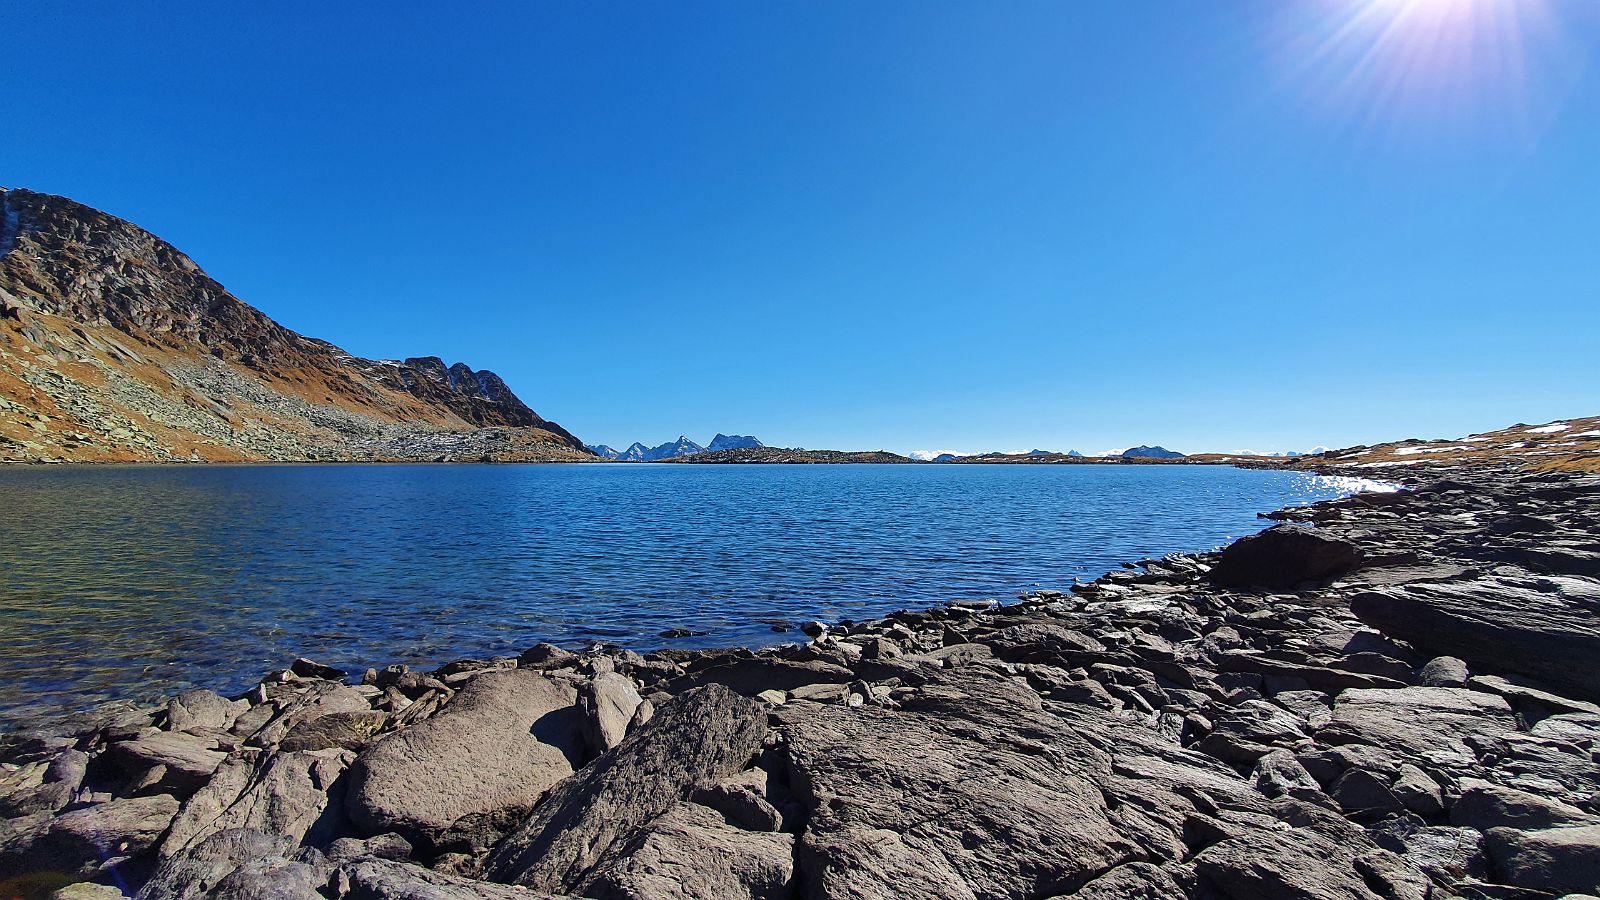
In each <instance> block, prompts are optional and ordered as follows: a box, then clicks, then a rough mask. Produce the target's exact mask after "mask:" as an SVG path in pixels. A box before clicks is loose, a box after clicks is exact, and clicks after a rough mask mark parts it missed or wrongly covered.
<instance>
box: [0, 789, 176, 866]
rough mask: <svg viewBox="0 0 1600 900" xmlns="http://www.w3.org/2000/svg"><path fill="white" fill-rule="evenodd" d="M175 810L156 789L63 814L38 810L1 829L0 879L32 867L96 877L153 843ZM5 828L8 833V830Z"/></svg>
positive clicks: (170, 822) (172, 802) (159, 836)
mask: <svg viewBox="0 0 1600 900" xmlns="http://www.w3.org/2000/svg"><path fill="white" fill-rule="evenodd" d="M177 813H178V801H177V800H174V799H173V798H171V797H169V796H166V795H165V794H157V795H155V796H152V797H133V798H129V799H126V800H112V801H110V802H108V803H100V804H96V805H94V806H87V807H84V808H82V809H75V810H72V811H70V812H65V813H62V814H61V815H59V816H57V817H55V818H54V819H51V818H49V816H48V814H44V813H37V814H35V815H34V816H32V817H29V818H27V819H24V820H12V821H10V822H7V823H5V824H6V826H8V827H7V829H5V830H0V881H4V879H6V878H10V877H13V876H17V875H23V874H27V873H30V872H46V871H49V872H60V873H64V874H68V875H76V876H82V877H87V876H94V875H97V874H100V873H102V872H105V871H107V870H112V869H115V868H117V867H118V866H120V865H122V864H123V863H125V862H127V861H128V860H130V859H132V858H134V857H138V856H140V855H142V854H143V853H145V851H147V850H149V849H150V848H151V847H153V846H154V845H155V843H156V841H157V840H159V839H160V838H161V834H162V833H163V832H165V831H166V830H167V826H169V825H171V824H172V817H173V816H175V815H177ZM7 832H9V833H7Z"/></svg>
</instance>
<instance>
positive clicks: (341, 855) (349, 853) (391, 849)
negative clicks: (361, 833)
mask: <svg viewBox="0 0 1600 900" xmlns="http://www.w3.org/2000/svg"><path fill="white" fill-rule="evenodd" d="M411 850H412V847H411V842H410V841H408V840H406V839H405V838H404V837H401V836H400V835H398V834H395V833H393V832H390V833H388V834H379V835H374V836H372V837H369V838H348V837H347V838H339V839H338V840H336V841H334V842H333V843H332V844H330V845H329V846H328V858H329V859H331V860H334V861H336V862H338V861H343V860H351V859H361V858H362V857H367V856H371V857H376V858H378V859H391V860H395V861H396V862H404V861H405V860H408V859H410V858H411Z"/></svg>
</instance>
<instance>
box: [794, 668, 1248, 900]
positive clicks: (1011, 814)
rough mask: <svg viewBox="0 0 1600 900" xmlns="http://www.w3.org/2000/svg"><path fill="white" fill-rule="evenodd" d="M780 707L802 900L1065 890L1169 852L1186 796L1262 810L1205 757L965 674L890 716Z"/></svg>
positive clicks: (933, 683) (1103, 717)
mask: <svg viewBox="0 0 1600 900" xmlns="http://www.w3.org/2000/svg"><path fill="white" fill-rule="evenodd" d="M784 711H785V717H784V718H785V724H784V725H783V726H782V728H781V731H782V733H783V735H784V737H785V739H786V741H787V747H788V755H789V769H790V776H789V782H790V785H791V787H792V788H793V789H794V791H795V795H796V797H797V798H798V799H799V800H800V801H801V802H802V803H803V804H804V805H805V806H806V807H807V808H808V809H809V810H810V816H809V820H808V823H807V826H806V829H805V831H804V833H803V835H802V837H801V840H800V844H799V846H798V848H797V851H796V866H797V868H796V878H797V881H798V882H799V883H801V884H804V885H805V888H806V892H807V896H808V897H812V898H845V897H849V898H862V897H883V898H888V897H908V898H933V897H952V898H953V897H962V898H972V897H1005V896H1040V897H1049V896H1054V895H1056V894H1065V893H1070V891H1071V890H1072V889H1074V888H1075V887H1076V886H1078V885H1081V884H1083V883H1085V882H1087V881H1089V880H1090V879H1091V878H1093V877H1095V876H1097V875H1100V874H1103V873H1105V872H1106V871H1108V870H1110V869H1112V868H1114V867H1116V866H1118V865H1121V864H1122V863H1124V862H1128V861H1131V860H1133V859H1136V858H1150V859H1169V860H1172V859H1177V858H1180V857H1181V856H1183V855H1184V854H1185V853H1186V852H1187V847H1186V845H1185V843H1184V840H1183V833H1184V824H1185V821H1186V820H1188V819H1189V818H1191V817H1192V816H1194V815H1195V814H1196V813H1197V812H1198V808H1197V805H1196V804H1202V805H1203V806H1204V807H1205V808H1206V809H1214V808H1215V807H1214V805H1213V803H1227V804H1229V805H1230V806H1236V807H1239V808H1243V809H1249V808H1252V807H1255V808H1260V806H1261V800H1260V798H1259V796H1258V795H1257V794H1255V792H1254V791H1252V790H1250V789H1249V788H1248V787H1247V786H1246V785H1245V784H1244V783H1243V782H1242V781H1241V780H1240V779H1239V777H1238V776H1237V775H1236V774H1234V773H1233V772H1232V771H1231V770H1229V769H1228V768H1226V767H1225V766H1223V765H1222V764H1220V763H1218V762H1216V761H1215V760H1212V759H1210V758H1208V757H1206V756H1203V755H1201V754H1198V753H1194V752H1192V751H1188V750H1184V749H1182V748H1179V747H1176V746H1174V745H1172V744H1171V743H1169V742H1167V741H1166V740H1165V739H1163V738H1162V737H1160V736H1159V735H1157V734H1155V733H1154V732H1152V731H1150V730H1149V729H1146V728H1144V727H1142V726H1129V725H1128V724H1127V723H1123V722H1121V721H1120V720H1119V719H1117V718H1116V717H1115V716H1114V715H1112V714H1110V713H1107V712H1105V711H1102V710H1099V709H1096V708H1094V707H1089V706H1082V705H1076V704H1043V703H1041V701H1040V700H1039V698H1038V696H1037V695H1036V694H1034V693H1033V692H1032V691H1031V690H1030V689H1029V688H1028V687H1026V686H1025V685H1023V684H1020V683H1019V682H1017V681H1015V680H1013V679H1010V678H1007V677H1006V676H1004V675H1002V674H1000V673H998V672H994V671H991V670H988V669H984V668H979V667H967V668H962V669H953V670H946V671H944V672H941V673H939V674H938V675H937V676H936V677H935V678H933V679H931V680H930V681H929V682H928V683H927V684H926V685H924V686H923V687H922V688H921V689H920V690H918V691H917V692H916V693H915V694H913V695H911V696H909V697H907V699H906V700H905V701H904V703H903V705H902V708H901V709H900V710H898V711H888V710H883V709H881V708H878V707H870V706H868V707H862V708H860V709H856V710H851V709H847V708H845V707H840V706H824V705H817V704H791V705H790V706H789V707H785V708H784ZM1201 798H1204V799H1201ZM1211 798H1216V799H1215V800H1214V801H1213V800H1212V799H1211Z"/></svg>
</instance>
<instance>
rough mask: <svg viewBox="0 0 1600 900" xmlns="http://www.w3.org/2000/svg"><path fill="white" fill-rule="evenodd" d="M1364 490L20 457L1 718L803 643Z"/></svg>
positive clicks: (956, 476) (6, 543)
mask: <svg viewBox="0 0 1600 900" xmlns="http://www.w3.org/2000/svg"><path fill="white" fill-rule="evenodd" d="M1347 490H1348V488H1347V486H1346V485H1345V484H1343V483H1341V482H1340V481H1338V480H1334V479H1324V478H1319V477H1316V476H1310V475H1304V474H1297V473H1288V472H1271V471H1247V470H1242V469H1232V468H1222V467H1216V466H1119V465H1110V466H1094V465H1074V466H1020V465H1012V466H932V465H920V466H913V465H822V466H693V465H593V464H590V465H431V466H427V465H424V466H384V465H344V466H340V465H326V466H324V465H296V466H161V467H61V468H40V467H30V468H6V469H0V645H3V646H4V647H5V660H6V666H5V673H4V677H3V678H0V722H4V721H14V720H18V719H21V718H27V717H31V716H33V715H36V714H40V713H49V712H53V711H56V710H60V709H67V708H73V707H80V706H83V705H85V704H87V703H90V702H93V701H95V700H99V699H105V698H108V697H116V698H121V697H137V698H150V697H156V696H161V695H164V694H169V693H171V692H173V691H174V690H177V689H180V688H183V687H189V686H195V685H200V686H205V687H212V688H216V689H219V690H242V689H244V688H245V687H248V686H249V685H250V684H253V683H254V682H255V680H256V679H257V678H259V677H260V675H261V674H263V673H265V672H266V671H268V670H270V669H272V668H275V667H276V668H281V667H282V666H283V665H285V664H286V663H287V662H288V660H290V659H292V658H293V657H295V656H297V655H305V656H310V657H313V658H316V659H319V660H322V661H325V662H328V663H332V664H334V665H338V666H341V667H344V668H349V669H352V670H355V671H359V670H360V669H363V668H365V667H367V666H373V665H376V666H381V665H384V664H386V663H390V662H410V663H413V664H420V663H430V662H443V661H447V660H449V659H453V658H458V657H461V656H468V655H488V654H515V653H517V652H519V651H520V650H522V649H523V648H526V647H528V646H530V645H532V644H533V643H535V642H537V641H541V640H548V641H553V642H555V643H558V644H563V645H566V646H576V645H581V644H584V643H586V642H591V641H615V642H618V643H622V644H625V645H627V646H630V647H634V648H636V649H641V650H643V649H650V648H654V647H659V646H723V645H731V644H766V643H773V642H779V641H784V640H796V639H799V636H798V634H797V633H795V632H793V631H782V630H775V629H783V628H786V627H789V626H791V625H795V624H798V623H800V622H804V621H806V620H809V619H823V620H836V619H840V618H856V619H859V618H865V617H870V616H874V615H879V614H882V613H886V612H890V611H892V610H895V609H900V608H905V607H914V606H919V605H928V604H934V603H941V602H944V601H947V600H951V599H976V598H999V599H1009V598H1011V597H1013V596H1014V595H1016V593H1017V592H1019V591H1022V590H1027V589H1031V588H1039V587H1055V588H1066V587H1068V586H1070V585H1071V584H1072V583H1073V580H1074V579H1075V578H1084V579H1088V578H1092V577H1095V576H1097V575H1099V574H1101V573H1103V572H1105V571H1107V570H1109V569H1113V568H1116V567H1117V566H1118V565H1120V564H1121V563H1122V562H1124V561H1129V560H1134V559H1139V558H1142V557H1149V556H1159V555H1162V554H1165V553H1169V552H1174V551H1194V550H1204V549H1208V548H1211V547H1215V546H1218V545H1220V544H1223V543H1225V542H1227V541H1229V540H1231V539H1233V538H1235V537H1239V536H1241V535H1244V534H1246V533H1249V532H1251V531H1254V530H1256V529H1259V528H1260V527H1262V526H1263V525H1266V524H1270V523H1267V522H1264V521H1262V520H1260V519H1258V518H1257V517H1256V513H1257V512H1263V511H1267V510H1272V509H1276V508H1278V507H1281V506H1285V505H1288V504H1291V503H1303V502H1310V501H1314V500H1318V499H1323V498H1327V497H1332V496H1337V495H1339V494H1341V493H1344V492H1346V491H1347ZM671 628H688V629H691V630H694V631H703V632H705V633H706V634H705V635H704V636H701V637H694V638H683V639H665V638H662V637H660V636H659V635H660V633H661V632H662V631H664V630H667V629H671Z"/></svg>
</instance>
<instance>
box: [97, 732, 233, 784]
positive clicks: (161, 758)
mask: <svg viewBox="0 0 1600 900" xmlns="http://www.w3.org/2000/svg"><path fill="white" fill-rule="evenodd" d="M216 746H217V742H216V741H215V740H214V739H211V738H204V737H198V736H195V735H190V734H186V733H183V732H156V733H154V734H147V735H145V736H144V737H141V738H136V739H134V740H131V741H121V742H118V743H115V744H112V745H110V746H109V747H107V748H106V752H105V756H106V759H107V760H108V761H109V762H111V763H112V764H113V765H115V766H116V767H118V768H119V769H120V770H122V771H123V772H124V773H126V774H127V775H129V776H137V775H139V774H141V773H144V772H148V771H149V770H151V769H153V768H155V767H157V766H162V767H164V769H165V774H164V775H163V776H162V780H161V784H162V785H163V786H166V787H168V788H169V789H170V790H172V791H173V792H174V793H176V794H178V795H180V796H188V795H189V794H192V793H194V792H195V791H197V790H199V789H200V788H201V787H202V786H203V785H204V784H205V783H206V782H207V781H209V780H210V779H211V773H212V772H215V771H216V770H217V766H220V765H222V760H223V759H224V758H225V755H226V754H223V753H222V752H220V751H218V750H217V749H216Z"/></svg>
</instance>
